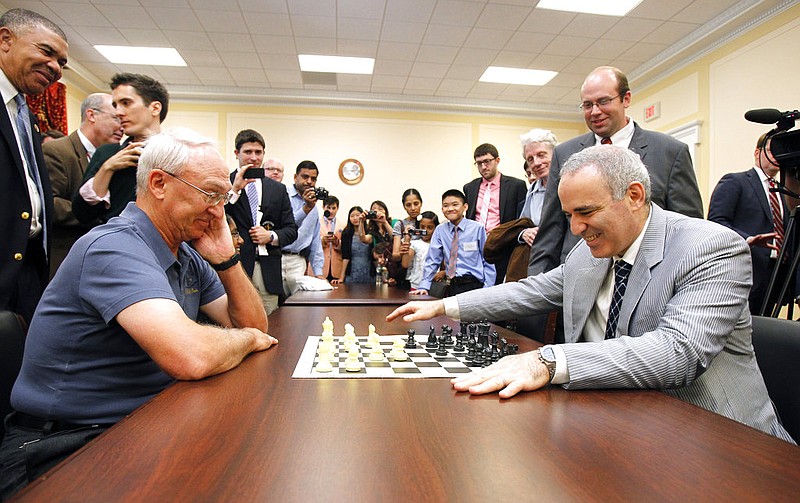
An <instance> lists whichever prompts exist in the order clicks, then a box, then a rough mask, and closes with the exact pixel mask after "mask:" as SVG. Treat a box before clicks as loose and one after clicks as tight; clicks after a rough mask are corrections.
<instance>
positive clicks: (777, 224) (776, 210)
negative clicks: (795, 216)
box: [769, 178, 783, 251]
mask: <svg viewBox="0 0 800 503" xmlns="http://www.w3.org/2000/svg"><path fill="white" fill-rule="evenodd" d="M777 186H778V185H777V184H776V183H775V179H774V178H770V179H769V188H770V189H774V188H775V187H777ZM769 207H770V209H771V210H772V226H773V227H774V229H775V234H777V236H775V246H777V247H778V251H780V249H781V246H783V213H781V202H780V200H779V199H778V193H777V192H773V191H771V190H770V191H769Z"/></svg>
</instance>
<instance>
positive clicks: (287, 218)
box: [225, 172, 297, 295]
mask: <svg viewBox="0 0 800 503" xmlns="http://www.w3.org/2000/svg"><path fill="white" fill-rule="evenodd" d="M235 176H236V172H233V173H231V183H233V179H234V178H235ZM253 183H259V182H257V181H256V182H253ZM225 212H226V213H227V214H228V215H230V216H231V218H233V221H234V222H236V227H237V228H238V229H239V235H240V236H242V239H243V240H244V244H242V247H241V251H240V254H241V257H242V267H244V270H245V271H246V272H247V274H248V276H253V269H254V267H255V262H256V245H255V244H254V243H253V241H252V240H251V239H250V233H249V232H248V230H249V229H250V228H251V227H253V216H252V212H251V209H250V200H249V199H247V193H246V192H245V190H242V193H241V195H240V196H239V199H238V200H237V201H236V203H235V204H227V205H226V206H225ZM261 213H262V214H263V217H262V219H261V222H259V225H263V224H264V222H266V221H270V222H272V223H273V224H274V226H273V228H272V230H273V231H275V234H276V235H277V236H278V242H279V243H280V246H286V245H288V244H290V243H294V241H295V240H296V239H297V224H296V223H295V221H294V214H293V213H292V205H291V203H290V202H289V193H288V192H287V191H286V186H285V185H283V184H282V183H278V182H276V181H275V180H273V179H271V178H267V177H264V178H263V179H262V180H261ZM267 253H268V254H269V255H267V256H266V257H264V256H261V255H259V256H258V258H259V264H261V274H262V276H263V277H264V285H265V286H266V287H267V291H268V292H269V293H271V294H273V295H280V294H282V293H283V281H282V277H281V248H280V247H279V246H272V245H268V246H267Z"/></svg>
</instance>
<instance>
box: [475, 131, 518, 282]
mask: <svg viewBox="0 0 800 503" xmlns="http://www.w3.org/2000/svg"><path fill="white" fill-rule="evenodd" d="M473 158H474V159H475V166H476V167H477V168H478V172H479V173H480V174H481V176H480V177H478V178H476V179H474V180H472V181H471V182H469V183H467V184H466V185H464V195H465V196H467V218H469V219H470V220H477V221H478V222H480V223H481V224H483V226H484V227H485V228H486V233H487V234H488V233H489V232H490V231H491V230H492V229H494V228H495V227H497V226H498V225H500V224H503V223H506V222H508V221H511V220H514V219H516V218H517V215H518V214H519V205H520V204H522V202H523V201H524V200H525V195H526V193H527V191H528V189H527V188H526V187H525V182H523V181H522V180H520V179H519V178H514V177H513V176H506V175H504V174H502V173H501V172H500V171H499V170H498V166H499V164H500V154H499V153H498V151H497V148H496V147H495V146H494V145H492V144H491V143H484V144H482V145H478V147H477V148H476V149H475V152H474V153H473ZM507 267H508V255H506V256H505V257H503V258H502V259H501V260H499V261H497V262H495V268H496V269H497V278H496V282H497V284H500V283H502V282H503V278H504V277H505V275H506V268H507Z"/></svg>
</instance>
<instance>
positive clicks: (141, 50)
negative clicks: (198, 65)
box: [94, 45, 186, 66]
mask: <svg viewBox="0 0 800 503" xmlns="http://www.w3.org/2000/svg"><path fill="white" fill-rule="evenodd" d="M94 48H95V49H97V52H99V53H100V54H102V55H103V56H104V57H105V58H106V59H107V60H109V61H111V62H112V63H116V64H118V65H157V66H186V61H184V60H183V58H182V57H181V55H180V54H178V51H177V50H175V49H173V48H172V47H130V46H121V45H96V46H94Z"/></svg>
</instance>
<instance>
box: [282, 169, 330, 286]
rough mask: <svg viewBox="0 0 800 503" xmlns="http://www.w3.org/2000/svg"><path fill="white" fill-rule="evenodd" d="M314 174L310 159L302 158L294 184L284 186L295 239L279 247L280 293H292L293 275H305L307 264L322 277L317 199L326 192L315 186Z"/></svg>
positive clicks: (321, 198) (317, 172)
mask: <svg viewBox="0 0 800 503" xmlns="http://www.w3.org/2000/svg"><path fill="white" fill-rule="evenodd" d="M318 175H319V168H317V165H316V164H315V163H314V161H302V162H301V163H300V164H298V165H297V169H296V170H295V174H294V184H293V185H290V186H289V187H288V192H289V202H290V203H291V204H292V212H293V213H294V221H295V223H296V224H297V240H296V241H295V242H294V243H291V244H289V245H287V246H284V247H283V248H282V250H283V256H282V257H281V272H282V274H283V293H284V295H286V296H287V297H288V296H290V295H291V294H293V293H294V291H295V289H296V288H297V279H298V278H299V277H301V276H303V275H305V273H306V269H307V267H308V265H310V266H311V270H312V271H313V273H314V276H316V277H318V278H321V279H325V278H324V277H323V276H322V266H323V264H324V262H325V257H324V255H323V253H322V239H321V238H320V234H319V229H320V224H319V211H318V210H317V201H320V200H323V199H325V198H326V197H328V195H329V194H328V191H327V190H325V189H324V188H322V187H319V188H317V186H316V185H317V176H318Z"/></svg>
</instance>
